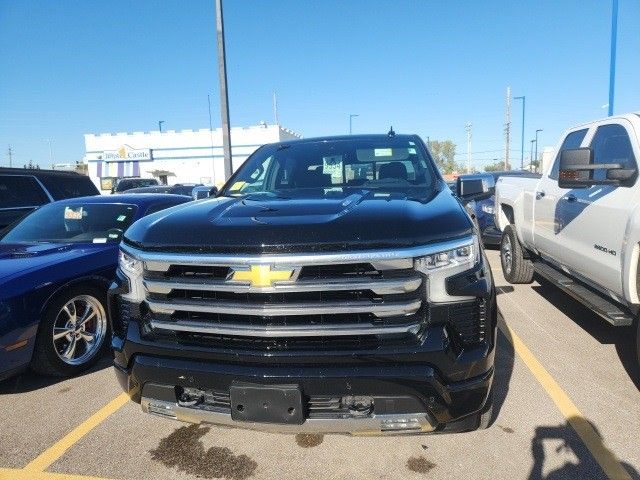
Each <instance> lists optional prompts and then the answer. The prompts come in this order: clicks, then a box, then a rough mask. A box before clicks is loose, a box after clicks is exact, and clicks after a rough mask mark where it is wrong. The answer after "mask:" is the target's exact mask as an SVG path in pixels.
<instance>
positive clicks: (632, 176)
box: [495, 113, 640, 358]
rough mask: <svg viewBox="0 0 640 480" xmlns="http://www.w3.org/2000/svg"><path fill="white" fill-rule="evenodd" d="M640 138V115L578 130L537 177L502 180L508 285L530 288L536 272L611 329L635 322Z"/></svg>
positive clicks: (499, 206) (639, 304)
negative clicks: (573, 297)
mask: <svg viewBox="0 0 640 480" xmlns="http://www.w3.org/2000/svg"><path fill="white" fill-rule="evenodd" d="M639 134H640V114H638V113H632V114H627V115H620V116H616V117H610V118H606V119H602V120H598V121H594V122H590V123H587V124H583V125H579V126H576V127H574V128H571V129H569V130H568V131H566V132H565V134H564V135H563V136H562V138H561V140H560V142H559V144H558V146H557V148H556V157H555V161H554V162H553V163H552V164H551V165H550V166H549V168H548V169H547V171H546V172H545V173H544V174H543V175H542V176H541V177H540V178H539V179H529V178H520V179H515V178H503V179H500V180H499V181H498V183H497V187H496V204H495V208H496V211H497V212H498V215H497V218H496V223H497V225H498V227H499V228H500V229H501V230H502V232H503V236H502V243H501V245H502V247H501V253H502V255H501V256H502V263H503V270H504V271H505V276H506V278H507V280H511V281H513V282H514V283H525V282H528V281H531V279H532V276H533V272H534V271H536V272H538V273H539V274H541V275H542V276H546V277H549V278H550V279H551V280H552V281H554V283H556V284H558V285H559V286H561V287H562V288H563V289H565V290H567V291H568V293H570V294H572V295H573V296H575V297H576V298H578V299H579V300H581V301H583V303H585V304H587V305H589V306H590V307H591V308H592V309H594V311H596V312H597V313H599V314H600V315H601V316H602V317H603V318H604V319H605V320H607V321H609V322H610V323H612V324H614V325H631V324H633V323H634V322H636V323H637V320H636V318H637V313H638V309H639V308H640V297H639V295H638V283H637V276H638V273H639V272H640V270H639V269H638V250H639V245H640V210H639V208H640V186H639V184H638V181H637V180H638V159H639V158H640V138H639V136H638V135H639ZM549 267H551V270H549ZM639 349H640V345H639ZM639 358H640V357H639Z"/></svg>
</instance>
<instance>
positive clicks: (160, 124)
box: [158, 120, 164, 133]
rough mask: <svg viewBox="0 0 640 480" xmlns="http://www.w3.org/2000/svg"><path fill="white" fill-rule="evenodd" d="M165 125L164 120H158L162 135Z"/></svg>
mask: <svg viewBox="0 0 640 480" xmlns="http://www.w3.org/2000/svg"><path fill="white" fill-rule="evenodd" d="M163 123H164V120H158V130H160V133H162V124H163Z"/></svg>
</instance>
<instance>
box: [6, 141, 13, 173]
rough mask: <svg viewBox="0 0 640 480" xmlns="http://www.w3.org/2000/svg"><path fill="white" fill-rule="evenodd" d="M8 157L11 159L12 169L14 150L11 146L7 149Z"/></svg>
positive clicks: (10, 165)
mask: <svg viewBox="0 0 640 480" xmlns="http://www.w3.org/2000/svg"><path fill="white" fill-rule="evenodd" d="M7 156H8V157H9V168H11V167H12V166H13V165H12V162H13V150H12V149H11V145H9V148H8V149H7Z"/></svg>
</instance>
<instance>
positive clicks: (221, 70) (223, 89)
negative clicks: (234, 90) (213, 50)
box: [216, 0, 233, 181]
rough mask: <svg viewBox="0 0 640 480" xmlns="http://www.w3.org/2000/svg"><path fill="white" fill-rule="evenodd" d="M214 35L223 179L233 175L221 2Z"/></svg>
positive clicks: (218, 5)
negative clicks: (218, 84) (215, 40)
mask: <svg viewBox="0 0 640 480" xmlns="http://www.w3.org/2000/svg"><path fill="white" fill-rule="evenodd" d="M216 35H217V40H218V77H219V83H220V114H221V116H222V150H223V152H224V179H225V181H227V180H228V179H229V177H230V176H231V174H232V173H233V164H232V162H231V158H232V157H231V121H230V120H229V92H228V91H227V54H226V50H225V45H224V18H223V16H222V0H216Z"/></svg>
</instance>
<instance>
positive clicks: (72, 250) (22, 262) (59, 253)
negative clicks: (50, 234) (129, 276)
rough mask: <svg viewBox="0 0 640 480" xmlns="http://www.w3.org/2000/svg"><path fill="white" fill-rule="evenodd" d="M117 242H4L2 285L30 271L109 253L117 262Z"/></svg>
mask: <svg viewBox="0 0 640 480" xmlns="http://www.w3.org/2000/svg"><path fill="white" fill-rule="evenodd" d="M114 249H115V245H114V244H109V245H107V244H87V243H33V244H32V243H0V285H1V284H3V283H5V282H7V281H9V280H13V279H15V278H16V277H18V276H20V275H22V274H24V273H26V272H32V271H34V270H38V269H41V268H44V267H48V266H51V265H55V264H63V263H65V262H68V261H70V260H77V259H79V258H82V257H85V256H88V255H96V254H102V253H103V252H105V254H106V255H108V256H109V257H110V258H111V263H114V264H115V263H116V256H115V255H114V252H113V250H114Z"/></svg>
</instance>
